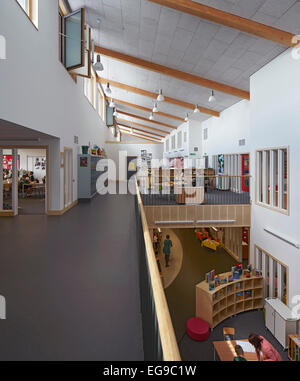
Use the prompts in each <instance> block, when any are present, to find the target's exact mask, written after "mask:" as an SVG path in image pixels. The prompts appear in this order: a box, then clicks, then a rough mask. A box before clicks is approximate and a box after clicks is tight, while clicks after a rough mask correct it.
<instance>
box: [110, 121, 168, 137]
mask: <svg viewBox="0 0 300 381" xmlns="http://www.w3.org/2000/svg"><path fill="white" fill-rule="evenodd" d="M119 121H120V122H125V123H130V124H132V125H134V126H138V127H143V128H148V129H149V130H152V131H157V132H161V133H163V134H166V135H168V134H169V133H170V132H169V131H164V130H160V129H159V128H154V127H150V126H146V125H144V124H140V123H137V122H132V121H131V120H127V119H122V118H117V123H118V122H119Z"/></svg>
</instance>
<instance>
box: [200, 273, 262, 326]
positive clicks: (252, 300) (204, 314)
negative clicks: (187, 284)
mask: <svg viewBox="0 0 300 381" xmlns="http://www.w3.org/2000/svg"><path fill="white" fill-rule="evenodd" d="M230 274H232V273H231V272H229V273H224V274H220V275H221V276H225V277H228V275H230ZM237 293H240V295H237ZM263 306H264V281H263V277H261V276H260V277H256V276H251V277H250V278H246V277H245V276H241V277H240V279H238V280H234V281H233V282H230V283H226V284H223V285H221V286H219V287H217V288H216V289H214V290H212V291H209V286H208V283H207V282H205V281H204V282H201V283H199V284H197V285H196V316H197V317H199V318H201V319H202V320H205V321H206V322H207V323H208V324H209V326H210V328H211V329H213V328H215V327H216V326H217V325H218V324H219V323H221V322H222V321H223V320H225V319H227V318H229V317H231V316H233V315H236V314H239V313H241V312H245V311H250V310H255V309H259V308H263Z"/></svg>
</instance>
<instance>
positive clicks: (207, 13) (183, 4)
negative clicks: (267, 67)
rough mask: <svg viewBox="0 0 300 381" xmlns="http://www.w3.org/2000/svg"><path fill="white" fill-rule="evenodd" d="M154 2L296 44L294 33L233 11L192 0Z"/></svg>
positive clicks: (271, 38)
mask: <svg viewBox="0 0 300 381" xmlns="http://www.w3.org/2000/svg"><path fill="white" fill-rule="evenodd" d="M149 1H151V2H152V3H157V4H160V5H163V6H166V7H169V8H172V9H176V10H177V11H181V12H185V13H188V14H190V15H193V16H198V17H201V18H203V19H205V20H209V21H212V22H215V23H218V24H221V25H225V26H227V27H230V28H234V29H238V30H240V31H242V32H246V33H250V34H253V35H255V36H258V37H262V38H265V39H267V40H271V41H274V42H276V43H278V44H282V45H285V46H289V47H292V46H295V45H296V43H293V42H292V39H293V37H294V35H293V34H291V33H288V32H285V31H283V30H280V29H277V28H274V27H271V26H267V25H264V24H261V23H259V22H256V21H253V20H249V19H246V18H244V17H240V16H237V15H234V14H231V13H227V12H224V11H221V10H219V9H215V8H212V7H209V6H207V5H203V4H199V3H196V2H194V1H191V0H149Z"/></svg>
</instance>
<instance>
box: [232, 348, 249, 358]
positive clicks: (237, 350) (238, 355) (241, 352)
mask: <svg viewBox="0 0 300 381" xmlns="http://www.w3.org/2000/svg"><path fill="white" fill-rule="evenodd" d="M234 349H235V353H236V356H235V357H234V359H233V361H247V360H246V359H245V357H244V350H243V348H242V347H241V346H240V345H236V346H235V348H234Z"/></svg>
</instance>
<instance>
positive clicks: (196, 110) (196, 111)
mask: <svg viewBox="0 0 300 381" xmlns="http://www.w3.org/2000/svg"><path fill="white" fill-rule="evenodd" d="M198 107H199V105H196V107H195V110H194V113H195V114H198V113H199V112H200V111H199V108H198Z"/></svg>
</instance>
